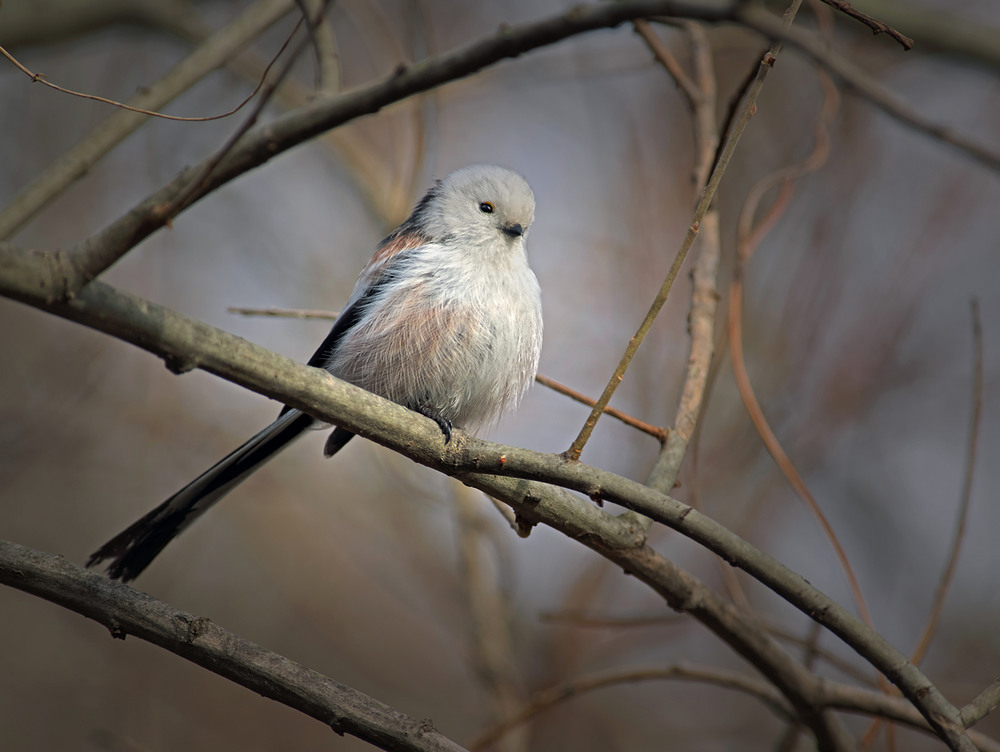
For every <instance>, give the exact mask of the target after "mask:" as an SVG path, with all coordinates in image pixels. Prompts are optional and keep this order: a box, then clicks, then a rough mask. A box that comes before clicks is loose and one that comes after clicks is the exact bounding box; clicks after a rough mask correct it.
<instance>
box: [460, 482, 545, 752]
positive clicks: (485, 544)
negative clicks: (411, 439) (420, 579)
mask: <svg viewBox="0 0 1000 752" xmlns="http://www.w3.org/2000/svg"><path fill="white" fill-rule="evenodd" d="M453 488H454V498H455V516H456V519H457V521H458V526H457V527H458V556H459V566H458V571H459V572H460V573H461V579H462V584H463V586H464V590H465V601H466V603H467V604H468V615H469V628H468V630H467V633H468V637H469V645H470V652H471V656H472V659H471V662H472V664H473V666H474V667H475V669H476V673H477V674H478V677H479V681H480V684H481V685H482V688H483V691H484V692H485V693H486V696H487V697H488V698H489V701H490V705H491V706H492V708H493V716H494V717H495V718H497V719H500V718H506V717H508V716H510V715H511V714H513V713H515V712H516V711H517V709H518V708H520V707H521V706H522V705H523V704H524V696H523V689H522V686H523V682H522V681H521V677H520V675H519V673H518V670H517V661H516V660H515V651H514V644H513V637H512V635H511V632H510V624H511V614H510V609H509V607H508V603H507V600H506V599H505V597H504V591H503V588H502V587H501V586H500V583H499V582H498V573H497V572H495V571H493V570H495V567H489V566H488V562H487V561H486V560H485V559H486V556H487V553H488V551H489V550H490V549H491V548H493V549H495V548H496V546H495V540H494V539H493V537H492V535H491V528H490V526H489V525H488V524H487V521H486V517H485V516H484V515H483V514H482V511H481V506H480V504H478V503H477V502H478V501H479V494H478V493H476V492H475V491H473V490H472V489H470V488H467V487H465V486H461V485H458V484H453ZM474 497H475V498H474ZM528 741H529V740H528V736H527V734H526V733H525V732H524V730H523V729H521V730H520V733H512V734H509V735H506V736H505V737H504V738H503V739H502V740H501V741H500V742H499V743H498V744H497V746H496V752H523V751H524V750H527V749H528Z"/></svg>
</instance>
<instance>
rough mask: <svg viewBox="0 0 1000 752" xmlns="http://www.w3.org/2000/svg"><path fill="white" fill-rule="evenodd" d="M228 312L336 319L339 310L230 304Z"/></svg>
mask: <svg viewBox="0 0 1000 752" xmlns="http://www.w3.org/2000/svg"><path fill="white" fill-rule="evenodd" d="M226 311H227V312H228V313H238V314H240V315H241V316H272V317H274V318H284V319H322V320H324V321H336V319H337V317H338V316H339V315H340V312H339V311H324V310H321V309H319V308H243V307H239V306H230V307H229V308H227V309H226Z"/></svg>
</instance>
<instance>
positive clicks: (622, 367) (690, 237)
mask: <svg viewBox="0 0 1000 752" xmlns="http://www.w3.org/2000/svg"><path fill="white" fill-rule="evenodd" d="M800 4H801V0H792V4H791V5H790V6H789V8H788V10H787V11H786V12H785V17H784V19H783V21H782V22H781V25H782V28H784V29H786V30H787V28H788V27H789V26H790V25H791V23H792V20H793V19H794V18H795V13H796V12H797V10H798V8H799V5H800ZM780 52H781V42H780V40H779V41H776V42H774V43H773V44H772V45H771V49H770V50H769V51H768V52H767V53H766V54H765V55H764V57H763V59H762V60H761V62H760V65H759V66H758V69H757V77H756V79H755V80H754V85H753V86H752V87H751V89H750V91H749V92H748V93H747V96H746V98H745V100H744V105H743V112H742V115H741V117H740V119H739V121H738V122H737V124H736V125H735V126H734V128H733V129H732V132H731V133H729V134H728V137H727V139H726V144H725V147H724V148H723V150H722V153H721V154H720V157H719V160H718V161H717V162H716V164H715V168H714V169H713V171H712V176H711V178H709V180H708V183H707V184H706V185H705V189H704V190H703V192H702V194H701V199H700V200H699V201H698V205H697V207H696V208H695V211H694V216H693V218H692V220H691V225H690V226H689V227H688V231H687V234H686V235H685V236H684V240H683V242H682V243H681V247H680V249H679V250H678V251H677V255H676V256H675V257H674V262H673V264H672V265H671V266H670V270H669V271H668V272H667V276H666V278H665V279H664V280H663V284H662V285H661V286H660V290H659V292H658V293H657V294H656V297H655V298H654V299H653V303H652V305H651V306H650V307H649V311H648V312H647V313H646V317H645V318H644V319H643V321H642V323H641V324H640V325H639V329H638V330H637V331H636V333H635V334H634V335H632V338H631V339H630V340H629V343H628V346H627V347H626V348H625V352H624V354H623V355H622V357H621V360H620V361H619V362H618V366H617V367H616V368H615V370H614V373H613V374H612V375H611V378H610V379H609V380H608V384H607V386H606V387H605V388H604V392H603V393H602V394H601V396H600V397H599V398H598V399H597V403H596V404H595V405H594V409H593V410H591V413H590V417H588V418H587V420H586V422H585V423H584V424H583V428H582V429H581V430H580V433H579V435H577V437H576V439H574V441H573V443H572V444H571V445H570V447H569V449H567V450H566V452H565V453H564V456H565V457H566V458H567V459H570V460H578V459H580V454H581V452H583V448H584V446H586V444H587V441H589V439H590V436H591V434H592V433H593V432H594V428H595V427H596V426H597V421H598V419H599V418H600V417H601V414H602V413H603V412H604V408H605V407H606V406H607V404H608V403H609V402H610V401H611V397H612V396H613V395H614V393H615V391H616V390H617V389H618V385H619V384H621V382H622V379H624V377H625V371H626V370H628V367H629V364H631V362H632V358H633V357H635V354H636V352H638V350H639V346H640V345H641V344H642V341H643V340H644V339H645V338H646V335H647V334H648V333H649V330H650V328H651V327H652V326H653V321H654V320H655V319H656V317H657V316H658V315H659V313H660V311H661V310H662V309H663V305H664V304H665V303H666V302H667V296H668V295H669V294H670V290H671V288H672V287H673V284H674V280H675V279H676V278H677V275H678V274H679V273H680V270H681V266H682V265H683V264H684V260H685V259H686V258H687V254H688V251H690V250H691V246H692V245H694V241H695V238H697V237H698V231H699V230H700V228H701V223H702V220H703V219H704V217H705V214H706V213H707V212H708V208H709V206H710V205H711V203H712V199H713V198H714V197H715V192H716V190H718V187H719V183H720V182H721V181H722V176H723V175H724V174H725V171H726V168H727V167H728V166H729V160H730V159H731V158H732V155H733V153H734V152H735V150H736V146H737V144H738V143H739V141H740V137H741V136H742V135H743V130H744V128H746V125H747V123H749V122H750V118H751V117H752V115H753V113H754V111H755V110H756V107H757V97H758V95H759V94H760V90H761V89H762V88H763V86H764V80H765V79H766V78H767V74H768V73H769V72H770V70H771V66H773V65H774V62H775V60H776V59H777V56H778V55H779V54H780Z"/></svg>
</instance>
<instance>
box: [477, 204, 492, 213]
mask: <svg viewBox="0 0 1000 752" xmlns="http://www.w3.org/2000/svg"><path fill="white" fill-rule="evenodd" d="M479 211H481V212H482V213H483V214H492V213H493V204H491V203H490V202H489V201H483V203H481V204H480V205H479Z"/></svg>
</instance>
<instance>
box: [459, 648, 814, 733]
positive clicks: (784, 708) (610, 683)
mask: <svg viewBox="0 0 1000 752" xmlns="http://www.w3.org/2000/svg"><path fill="white" fill-rule="evenodd" d="M667 680H682V681H693V682H699V683H703V684H712V685H714V686H717V687H723V688H724V689H732V690H736V691H738V692H743V693H745V694H748V695H750V696H752V697H755V698H757V699H758V700H760V701H761V702H762V703H763V704H764V705H765V706H767V707H768V708H770V709H771V710H772V711H773V712H774V713H775V714H776V715H778V716H779V717H781V718H792V717H794V712H793V710H792V709H791V708H790V707H789V706H788V704H787V703H786V702H785V701H784V699H783V698H782V696H781V695H780V694H779V693H778V692H777V691H775V690H774V689H773V688H772V687H771V686H770V685H769V684H766V683H764V682H762V681H759V680H756V679H751V678H750V677H748V676H745V675H743V674H740V673H737V672H735V671H726V670H725V669H719V668H714V667H702V666H691V665H685V664H678V665H675V666H670V667H668V668H661V669H655V668H651V669H639V670H635V671H610V672H608V673H606V674H600V675H597V676H589V677H586V678H583V679H577V680H575V681H568V682H565V683H563V684H557V685H556V686H554V687H549V688H548V689H544V690H542V691H540V692H537V693H535V695H534V696H533V697H532V698H531V699H530V700H529V701H528V702H527V703H526V704H525V705H524V707H522V708H521V709H520V710H519V711H518V712H517V713H516V714H514V715H511V716H510V717H509V718H506V719H504V720H503V721H502V722H500V723H498V724H496V725H495V726H493V727H492V728H490V729H488V730H486V731H484V732H483V733H481V734H480V735H479V736H477V737H476V738H474V739H473V740H472V741H470V742H469V743H468V747H469V749H470V750H473V751H475V750H482V749H486V748H487V747H490V746H491V745H493V744H495V743H496V742H497V740H499V739H501V738H502V737H503V736H504V734H507V733H509V732H510V731H511V730H513V729H515V728H517V727H518V726H520V725H521V724H523V723H526V722H527V721H529V720H531V719H532V718H534V717H535V716H536V715H538V714H540V713H542V712H544V711H546V710H549V709H550V708H552V707H554V706H556V705H559V704H560V703H563V702H566V701H567V700H571V699H574V698H576V697H579V696H580V695H584V694H587V693H588V692H594V691H596V690H598V689H606V688H607V687H616V686H621V685H623V684H635V683H637V682H647V681H667Z"/></svg>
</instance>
